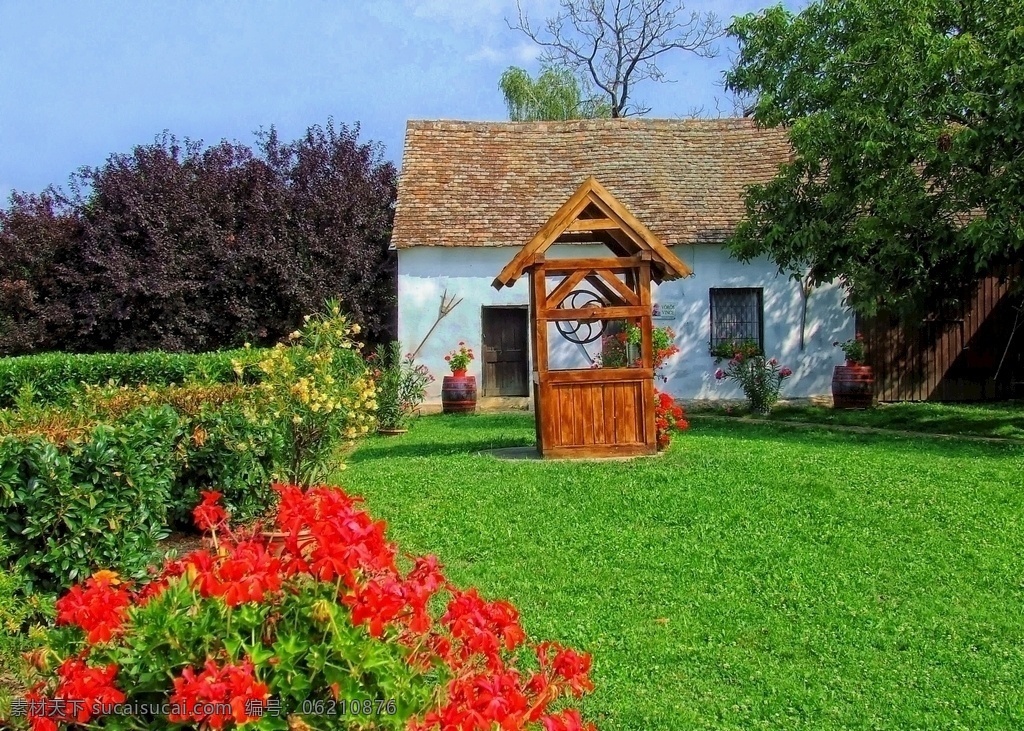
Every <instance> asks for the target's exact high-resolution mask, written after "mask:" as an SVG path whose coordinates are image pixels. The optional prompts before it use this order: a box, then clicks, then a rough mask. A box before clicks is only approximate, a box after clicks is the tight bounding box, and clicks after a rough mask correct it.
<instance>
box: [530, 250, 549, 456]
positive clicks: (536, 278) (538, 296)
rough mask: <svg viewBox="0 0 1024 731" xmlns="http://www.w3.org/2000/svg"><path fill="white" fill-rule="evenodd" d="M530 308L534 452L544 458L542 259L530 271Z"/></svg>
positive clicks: (545, 342) (544, 293)
mask: <svg viewBox="0 0 1024 731" xmlns="http://www.w3.org/2000/svg"><path fill="white" fill-rule="evenodd" d="M530 304H531V305H532V306H533V311H532V313H531V317H530V321H531V324H532V333H533V365H534V394H535V396H534V398H535V401H534V410H535V414H534V416H535V418H536V420H537V449H538V450H539V451H540V453H541V454H542V455H543V454H544V445H545V444H550V443H551V438H550V429H551V416H550V414H549V413H548V409H549V408H550V404H551V397H550V393H549V391H550V386H549V385H548V383H547V378H546V376H547V372H548V322H547V320H542V319H541V318H540V317H539V314H540V313H541V312H543V311H544V310H545V309H547V306H548V293H547V271H546V269H545V262H544V255H543V254H539V255H536V256H535V257H534V261H533V265H532V266H531V268H530Z"/></svg>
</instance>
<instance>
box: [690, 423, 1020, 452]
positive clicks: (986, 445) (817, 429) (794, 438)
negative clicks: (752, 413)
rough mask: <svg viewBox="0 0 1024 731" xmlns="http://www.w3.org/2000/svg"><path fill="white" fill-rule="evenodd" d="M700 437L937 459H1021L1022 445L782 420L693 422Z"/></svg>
mask: <svg viewBox="0 0 1024 731" xmlns="http://www.w3.org/2000/svg"><path fill="white" fill-rule="evenodd" d="M689 433H691V434H694V435H699V436H714V435H721V436H724V437H728V438H730V439H742V440H748V441H757V442H762V443H763V442H766V441H770V442H778V443H785V444H802V445H805V446H808V447H814V448H835V447H839V446H846V445H857V446H865V447H885V449H886V450H888V451H890V452H905V453H907V454H922V453H927V454H931V455H935V456H939V457H986V456H993V457H994V456H1001V457H1006V456H1013V455H1019V456H1021V457H1024V444H1021V443H1015V442H981V441H975V440H964V439H958V438H957V436H956V435H939V434H934V435H925V436H903V435H900V434H895V433H893V434H886V433H869V434H864V433H860V432H851V431H846V430H842V429H832V428H830V425H829V424H821V425H814V426H804V425H798V424H789V423H787V422H785V421H783V420H774V419H772V420H753V419H735V420H730V421H726V420H717V419H716V420H707V421H701V420H699V419H695V420H694V421H692V422H691V423H690V432H689Z"/></svg>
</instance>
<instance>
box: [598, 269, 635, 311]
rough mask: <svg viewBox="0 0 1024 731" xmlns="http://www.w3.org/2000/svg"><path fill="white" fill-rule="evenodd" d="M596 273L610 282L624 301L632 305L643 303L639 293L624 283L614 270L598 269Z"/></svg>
mask: <svg viewBox="0 0 1024 731" xmlns="http://www.w3.org/2000/svg"><path fill="white" fill-rule="evenodd" d="M595 274H597V275H599V276H600V277H601V279H602V280H604V281H605V282H606V283H608V284H610V285H611V286H612V288H613V289H614V290H615V291H616V292H618V294H619V296H620V297H621V298H622V301H623V302H626V303H628V304H631V305H642V304H643V301H642V300H641V298H640V297H638V296H637V293H636V292H634V291H633V290H631V289H630V288H629V287H627V286H626V285H625V284H623V282H622V280H620V279H619V278H618V277H616V276H615V273H614V272H611V271H609V270H607V269H598V270H597V271H596V272H595Z"/></svg>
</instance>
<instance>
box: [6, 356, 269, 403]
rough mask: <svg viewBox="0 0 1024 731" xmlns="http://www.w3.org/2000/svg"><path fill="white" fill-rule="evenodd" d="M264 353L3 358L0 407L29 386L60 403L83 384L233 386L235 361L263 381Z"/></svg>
mask: <svg viewBox="0 0 1024 731" xmlns="http://www.w3.org/2000/svg"><path fill="white" fill-rule="evenodd" d="M263 352H264V351H262V350H252V349H238V350H222V351H216V352H212V353H194V354H193V353H164V352H160V351H151V352H148V353H97V354H90V355H73V354H68V353H43V354H40V355H24V356H19V357H17V358H0V408H7V407H10V406H12V405H14V403H15V400H16V399H17V397H18V393H19V391H20V390H21V388H22V386H24V385H25V384H26V383H28V384H31V385H32V389H33V391H34V401H35V403H38V404H55V403H60V402H61V401H63V400H64V399H65V398H66V397H67V395H68V394H69V392H71V391H73V390H75V389H77V388H78V387H80V386H81V384H83V383H85V384H89V385H103V384H107V383H110V382H113V383H114V384H115V385H119V386H133V385H138V384H143V383H146V384H150V385H154V386H160V385H166V384H169V383H185V382H192V381H195V382H201V383H229V382H232V381H234V380H236V379H237V374H236V373H235V371H234V365H233V362H232V361H236V360H237V361H239V362H240V363H241V364H242V365H243V380H245V381H247V382H256V381H258V380H259V377H260V376H259V368H258V366H257V365H256V361H257V360H258V359H259V358H260V357H261V354H262V353H263Z"/></svg>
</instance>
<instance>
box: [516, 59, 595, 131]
mask: <svg viewBox="0 0 1024 731" xmlns="http://www.w3.org/2000/svg"><path fill="white" fill-rule="evenodd" d="M498 86H499V87H500V88H501V93H502V94H504V96H505V104H506V105H507V106H508V117H509V119H511V120H512V121H513V122H536V121H542V120H546V119H554V120H559V119H596V118H598V117H610V116H611V115H612V109H611V105H609V104H608V103H607V102H605V101H603V100H602V99H601V97H597V96H594V95H592V94H590V89H589V88H588V86H587V84H585V83H583V82H581V81H580V80H579V79H578V78H576V76H575V75H574V74H573V73H572V71H570V70H569V69H567V68H565V67H563V66H545V67H544V68H543V69H541V72H540V75H539V76H537V78H536V79H534V78H531V77H530V74H529V73H527V72H526V70H525V69H521V68H519V67H518V66H510V67H509V68H508V69H507V70H506V71H505V73H503V74H502V75H501V81H500V83H499V84H498Z"/></svg>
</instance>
